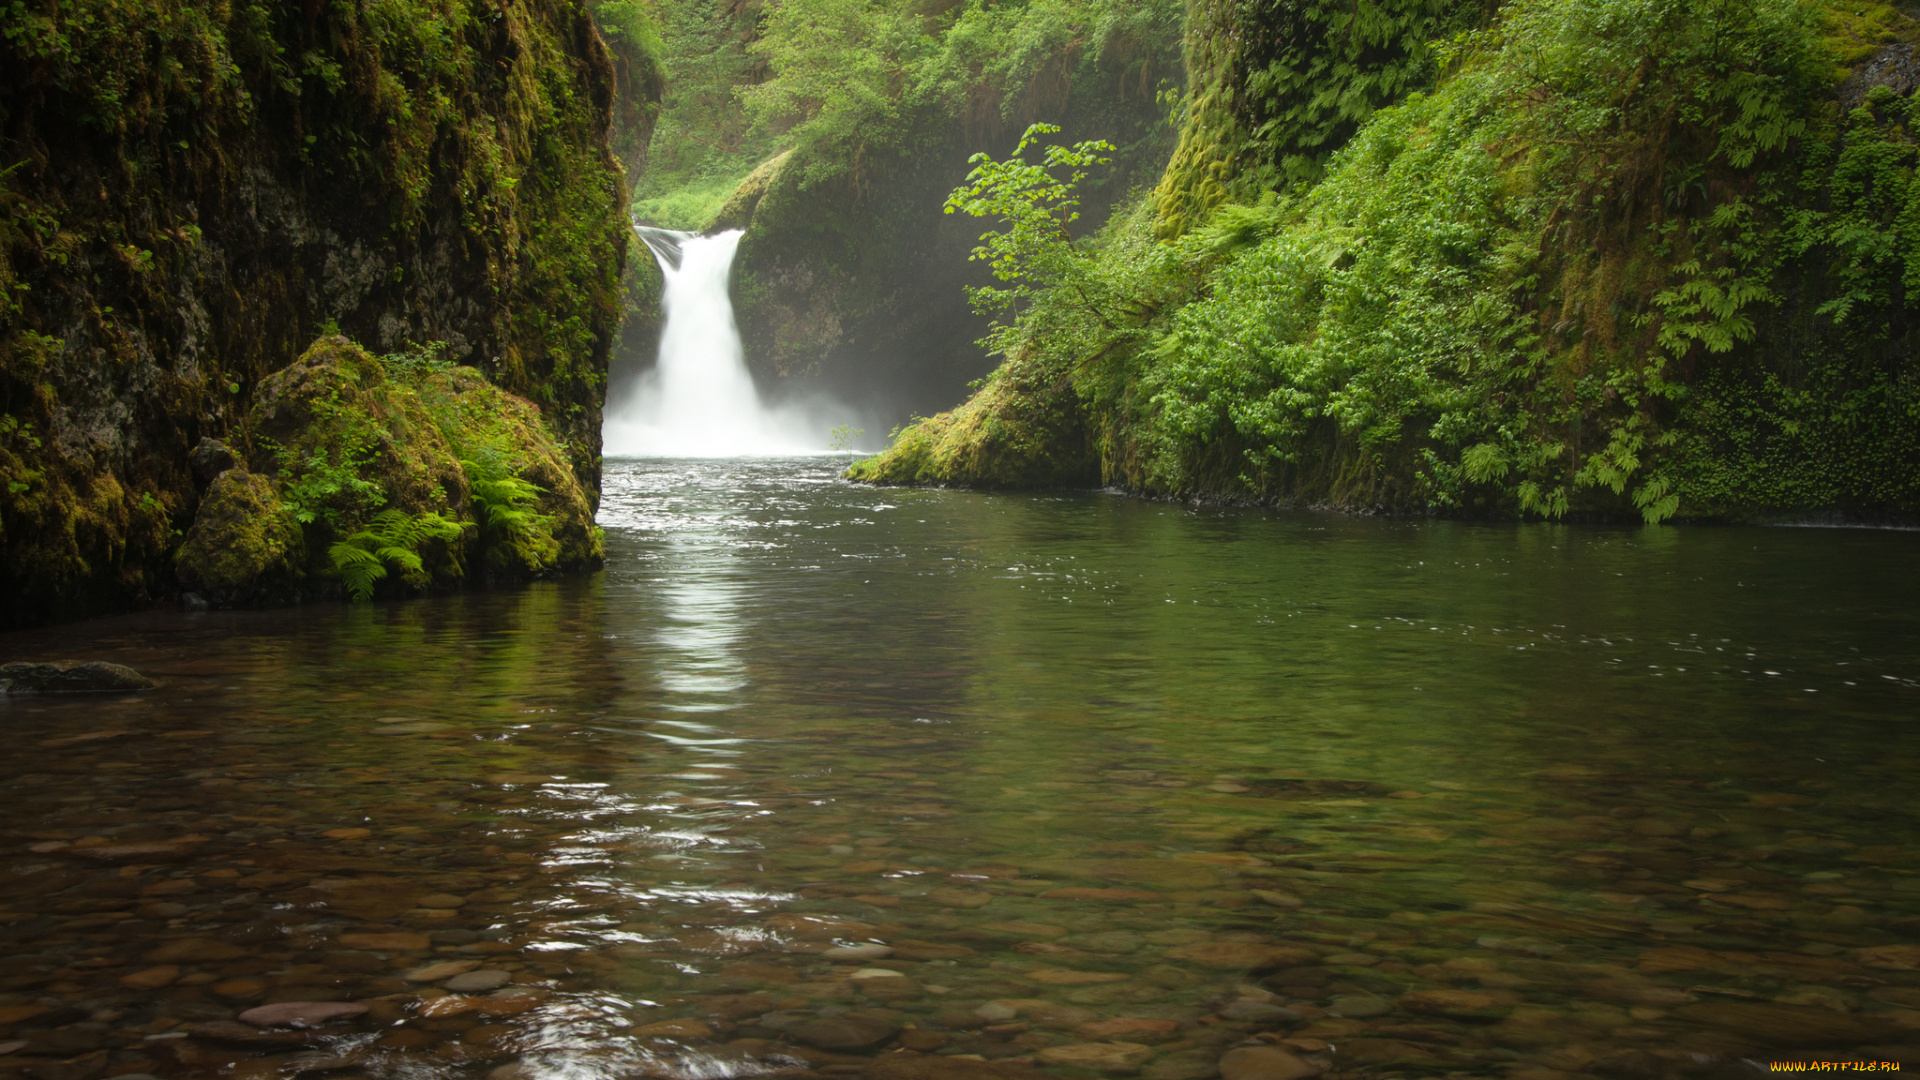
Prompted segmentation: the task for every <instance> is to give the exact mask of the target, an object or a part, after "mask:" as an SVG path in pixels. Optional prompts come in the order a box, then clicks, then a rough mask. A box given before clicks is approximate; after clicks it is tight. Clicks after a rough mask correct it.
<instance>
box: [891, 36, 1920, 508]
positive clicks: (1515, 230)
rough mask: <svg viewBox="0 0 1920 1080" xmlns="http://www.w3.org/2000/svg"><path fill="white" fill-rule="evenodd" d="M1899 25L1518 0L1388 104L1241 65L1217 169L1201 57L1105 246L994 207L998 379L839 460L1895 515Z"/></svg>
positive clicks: (1906, 492) (905, 478)
mask: <svg viewBox="0 0 1920 1080" xmlns="http://www.w3.org/2000/svg"><path fill="white" fill-rule="evenodd" d="M1279 14H1283V13H1275V12H1267V13H1266V14H1264V15H1262V14H1261V13H1259V12H1256V13H1254V15H1253V16H1251V17H1252V18H1254V19H1255V21H1256V22H1257V21H1258V20H1259V19H1260V18H1266V17H1279ZM1308 14H1311V12H1310V11H1309V12H1308ZM1247 17H1249V16H1247V15H1246V13H1244V12H1238V13H1233V14H1231V15H1227V16H1216V20H1219V19H1225V20H1226V21H1227V22H1229V23H1230V22H1231V20H1232V19H1234V18H1240V19H1244V18H1247ZM1409 17H1411V16H1409ZM1422 17H1423V18H1426V19H1428V21H1427V22H1425V23H1420V24H1419V25H1422V26H1440V25H1445V23H1446V17H1453V18H1458V17H1460V15H1459V13H1457V12H1456V13H1454V14H1453V15H1452V16H1446V15H1445V13H1442V12H1438V11H1437V10H1435V11H1428V12H1427V14H1426V15H1425V16H1422ZM1282 23H1283V24H1284V25H1287V26H1291V25H1293V24H1291V23H1286V21H1285V20H1284V19H1282ZM1221 25H1222V24H1221V23H1220V22H1219V21H1216V22H1215V24H1214V25H1213V28H1212V30H1211V31H1209V30H1208V28H1206V27H1201V28H1197V29H1195V30H1192V31H1190V32H1192V33H1194V34H1197V36H1198V37H1199V39H1200V40H1202V41H1205V40H1208V39H1209V33H1210V32H1211V33H1218V32H1219V28H1220V26H1221ZM1257 36H1258V35H1242V37H1241V38H1240V39H1239V40H1250V39H1251V38H1254V37H1257ZM1913 37H1914V29H1913V24H1912V22H1911V20H1909V19H1908V18H1906V17H1905V16H1904V15H1901V14H1899V13H1898V12H1896V11H1894V10H1893V9H1891V8H1887V7H1868V8H1864V9H1862V8H1855V7H1849V8H1848V9H1847V10H1845V11H1844V12H1842V11H1838V10H1834V9H1829V8H1827V7H1825V6H1822V5H1819V4H1811V3H1806V2H1800V0H1766V2H1758V3H1754V2H1741V0H1516V2H1514V3H1510V4H1508V5H1507V6H1506V7H1504V8H1502V9H1500V10H1499V11H1498V12H1497V13H1496V14H1495V15H1493V16H1492V17H1491V19H1490V20H1488V21H1487V22H1486V23H1485V25H1484V26H1483V27H1482V28H1480V29H1477V30H1474V31H1472V32H1468V33H1461V34H1458V35H1455V36H1454V37H1452V38H1450V39H1449V40H1447V41H1446V42H1445V43H1443V45H1442V47H1440V48H1439V49H1437V50H1435V51H1433V52H1432V53H1431V61H1432V63H1434V64H1435V65H1440V66H1436V67H1435V68H1434V70H1435V71H1436V73H1437V74H1439V76H1440V77H1439V81H1438V83H1437V84H1435V86H1434V88H1433V89H1432V91H1431V92H1430V93H1420V92H1415V93H1407V94H1404V95H1402V96H1401V97H1400V100H1399V101H1398V103H1397V104H1393V105H1391V106H1388V107H1385V108H1377V109H1375V108H1373V106H1374V105H1376V104H1377V103H1378V101H1377V100H1376V99H1374V98H1369V97H1368V95H1369V94H1373V93H1375V92H1376V91H1377V93H1379V94H1389V93H1391V91H1392V90H1393V89H1394V88H1398V89H1401V90H1404V88H1405V86H1406V85H1407V84H1408V79H1409V77H1408V76H1407V75H1406V74H1404V72H1402V73H1397V74H1390V75H1388V76H1384V77H1381V78H1376V79H1373V80H1371V81H1369V80H1367V79H1365V78H1360V77H1358V76H1356V75H1355V74H1354V68H1353V67H1352V65H1347V66H1345V67H1343V66H1342V65H1340V64H1339V63H1337V62H1334V63H1331V66H1329V67H1328V69H1327V70H1328V71H1329V72H1332V73H1333V74H1332V75H1330V76H1329V78H1330V79H1331V80H1332V81H1331V82H1328V83H1327V84H1326V86H1325V87H1324V89H1325V90H1326V92H1327V93H1328V94H1332V95H1333V97H1332V98H1326V97H1324V95H1323V96H1320V97H1314V98H1313V101H1320V102H1321V103H1322V104H1323V105H1324V104H1325V103H1326V102H1327V101H1331V100H1346V101H1351V102H1356V103H1357V106H1356V111H1355V112H1353V113H1350V114H1347V115H1346V116H1345V117H1344V118H1342V117H1341V116H1339V115H1336V114H1335V113H1330V112H1327V111H1326V110H1325V109H1324V108H1320V106H1316V105H1314V104H1313V103H1312V101H1308V102H1307V104H1305V105H1302V106H1301V107H1300V108H1295V109H1292V110H1290V111H1289V110H1280V109H1277V107H1276V106H1275V104H1274V101H1275V100H1277V99H1275V98H1274V97H1273V96H1272V95H1273V93H1277V92H1278V91H1277V90H1276V89H1275V88H1276V87H1279V88H1282V89H1284V85H1292V84H1286V83H1285V80H1284V79H1283V80H1279V81H1276V80H1275V78H1273V77H1272V76H1271V68H1263V69H1261V70H1263V71H1268V72H1269V73H1270V74H1269V75H1267V76H1261V75H1259V74H1258V72H1255V73H1253V74H1249V75H1247V76H1245V79H1244V82H1243V86H1244V87H1245V89H1246V94H1245V95H1243V97H1244V100H1242V101H1241V102H1239V103H1238V104H1237V105H1235V106H1234V108H1233V109H1231V110H1229V112H1230V113H1231V115H1232V116H1234V117H1235V120H1236V123H1238V124H1240V125H1241V127H1240V130H1244V131H1245V132H1246V133H1247V138H1248V141H1247V142H1246V143H1243V144H1241V145H1239V146H1238V147H1236V148H1230V151H1231V152H1223V153H1222V154H1220V155H1216V157H1215V159H1214V160H1215V161H1216V162H1217V163H1220V164H1222V165H1223V166H1224V167H1222V168H1216V169H1213V170H1211V171H1208V170H1196V169H1194V168H1192V167H1191V162H1190V158H1191V155H1190V154H1188V151H1190V150H1191V149H1192V148H1193V147H1194V146H1195V145H1196V143H1195V140H1196V139H1201V140H1203V141H1204V137H1205V136H1206V132H1207V130H1208V128H1209V125H1212V126H1213V127H1215V128H1217V127H1218V126H1219V121H1218V115H1217V114H1218V110H1217V109H1214V108H1213V107H1212V106H1210V105H1208V104H1207V101H1206V100H1205V94H1206V93H1208V92H1210V91H1209V87H1212V88H1213V89H1214V90H1217V89H1218V88H1219V87H1220V86H1222V85H1229V84H1223V83H1220V82H1219V81H1218V78H1217V71H1218V70H1219V69H1218V66H1215V67H1204V66H1203V67H1202V68H1200V69H1199V70H1197V71H1196V73H1195V78H1196V90H1197V91H1198V96H1197V97H1196V99H1195V101H1194V102H1192V103H1191V106H1190V109H1189V126H1188V129H1187V132H1186V135H1185V136H1184V137H1183V145H1182V150H1181V152H1180V153H1178V154H1176V156H1175V159H1174V161H1173V163H1172V165H1171V166H1170V168H1169V170H1168V173H1167V176H1166V179H1165V181H1164V182H1163V185H1162V188H1161V190H1160V191H1159V192H1158V193H1157V194H1156V196H1155V197H1154V198H1152V199H1143V200H1139V201H1138V202H1137V203H1136V204H1135V205H1134V208H1133V209H1132V210H1131V211H1130V212H1126V213H1122V214H1118V215H1116V216H1115V217H1114V218H1113V219H1112V221H1111V222H1110V223H1109V224H1108V226H1107V228H1106V229H1105V230H1104V232H1103V233H1102V234H1101V236H1100V237H1098V238H1097V239H1096V240H1094V241H1092V242H1084V241H1083V242H1073V241H1070V240H1067V239H1065V238H1060V239H1057V240H1056V241H1055V242H1053V243H1052V244H1050V245H1047V244H1043V245H1039V246H1031V245H1029V246H1028V248H1027V249H1025V250H1015V248H1017V247H1018V245H1015V244H1014V243H1013V238H1014V237H1015V235H1016V234H1017V232H1018V214H1017V213H1009V212H1008V211H1007V210H1006V209H1005V208H995V209H993V213H992V215H991V216H993V217H995V218H997V219H1000V220H1002V221H1003V222H1012V223H1013V224H1012V225H1003V227H1002V229H1001V230H1000V235H999V236H998V237H997V238H995V239H994V244H995V245H998V246H1000V247H1002V248H1005V249H1006V250H1007V251H1010V252H1012V253H1013V255H1014V256H1015V257H1014V261H1013V263H1012V264H1010V265H1009V266H1006V267H1001V268H1000V269H1001V271H1002V276H1003V277H1007V276H1008V275H1007V272H1006V271H1008V270H1012V271H1014V272H1016V273H1021V274H1025V275H1026V276H1027V279H1028V280H1027V281H1026V282H1025V283H1024V284H1023V285H1022V289H1023V291H1024V292H1025V294H1026V295H1024V296H1023V297H1022V300H1023V303H1021V304H1020V305H1019V306H1018V307H1017V309H1016V310H1014V311H1013V312H1012V313H1011V314H1010V315H1009V316H1008V317H1006V319H1005V320H1004V325H1003V326H1002V327H1001V328H1000V329H999V330H998V331H996V334H995V336H994V337H993V339H992V341H993V344H994V345H995V347H996V349H997V351H998V352H999V353H1000V355H1002V356H1003V357H1004V358H1005V362H1004V364H1003V366H1002V368H1001V369H1000V370H999V371H998V372H997V373H996V374H995V376H994V377H993V378H992V379H991V380H990V381H989V383H988V384H987V385H986V386H985V387H984V388H983V389H982V390H981V391H980V393H979V395H977V396H976V398H975V399H974V400H973V401H972V402H970V403H969V404H968V405H967V406H966V407H964V408H962V409H961V410H958V411H956V412H954V413H952V414H946V415H943V416H941V417H936V418H934V419H933V420H930V421H926V422H923V423H921V424H919V425H917V426H915V427H912V428H910V429H909V430H908V431H906V432H904V433H902V434H901V436H900V438H899V440H898V442H897V443H896V445H895V447H894V448H893V449H892V450H891V451H889V452H888V453H886V454H884V455H882V456H880V457H878V458H876V459H873V460H871V461H869V462H866V463H863V464H862V465H860V466H858V467H857V468H856V469H855V470H854V475H856V476H858V477H860V478H864V479H871V480H880V481H890V482H957V483H1018V482H1023V481H1025V482H1031V481H1033V480H1038V479H1048V480H1051V479H1057V478H1058V475H1059V470H1057V469H1055V470H1052V471H1051V472H1048V471H1034V470H1031V469H1029V468H1028V467H1027V466H1025V465H1023V464H1022V462H1024V461H1027V460H1028V459H1030V458H1031V457H1032V456H1033V454H1034V450H1033V448H1035V447H1040V446H1048V445H1053V444H1057V443H1059V442H1061V441H1062V440H1063V439H1064V440H1066V441H1067V442H1073V441H1076V440H1082V439H1084V440H1085V441H1086V444H1087V446H1088V447H1090V449H1091V450H1092V451H1093V452H1092V453H1083V454H1080V455H1078V457H1079V459H1080V460H1083V461H1086V462H1087V463H1088V464H1087V465H1086V466H1085V469H1084V471H1083V472H1081V473H1080V474H1079V477H1078V478H1079V479H1081V480H1083V481H1094V480H1103V481H1105V482H1108V483H1119V484H1124V485H1127V486H1129V487H1132V488H1134V489H1137V490H1141V491H1146V492H1152V493H1163V494H1171V495H1181V496H1194V495H1207V496H1219V497H1234V498H1262V499H1264V498H1278V499H1287V500H1294V501H1306V502H1326V503H1333V504H1338V505H1346V506H1363V507H1383V508H1396V509H1418V510H1429V511H1433V510H1437V511H1477V512H1490V513H1502V514H1513V513H1524V514H1536V515H1544V516H1548V517H1559V516H1564V515H1568V514H1575V513H1600V514H1609V515H1637V516H1640V517H1643V518H1644V519H1646V520H1648V521H1660V520H1665V519H1668V518H1671V517H1674V516H1675V515H1683V516H1685V515H1701V516H1726V517H1751V516H1756V515H1759V516H1767V515H1783V514H1784V515H1793V514H1806V513H1822V512H1839V513H1843V514H1848V515H1852V516H1856V517H1867V518H1874V517H1883V516H1910V515H1911V514H1912V513H1913V512H1914V511H1915V510H1916V509H1920V475H1916V471H1915V469H1914V463H1915V462H1916V461H1920V395H1916V388H1915V385H1914V366H1913V362H1912V360H1911V341H1910V339H1909V337H1908V329H1907V318H1906V290H1907V289H1908V288H1909V287H1910V286H1911V285H1912V284H1913V283H1915V282H1916V281H1920V249H1916V246H1915V243H1914V241H1915V239H1916V236H1915V232H1914V230H1915V229H1916V228H1917V227H1920V188H1915V187H1914V185H1913V169H1914V164H1915V146H1914V142H1913V138H1912V128H1911V126H1910V124H1911V118H1910V116H1909V104H1910V100H1909V98H1908V97H1907V96H1906V95H1907V94H1908V93H1909V92H1910V91H1911V90H1912V79H1911V76H1910V75H1907V74H1902V71H1903V69H1902V68H1901V67H1900V66H1899V63H1897V62H1895V63H1888V62H1886V61H1887V60H1888V58H1889V57H1891V58H1893V59H1894V60H1895V61H1898V60H1899V59H1900V58H1901V57H1903V56H1904V51H1903V50H1902V49H1898V48H1896V49H1886V50H1885V51H1882V50H1883V47H1885V46H1895V45H1898V44H1899V43H1901V42H1905V41H1909V40H1911V39H1912V38H1913ZM1420 54H1421V50H1419V49H1415V48H1409V49H1407V50H1405V51H1404V53H1403V57H1404V58H1405V63H1404V65H1403V66H1406V67H1408V68H1409V69H1410V68H1411V66H1412V65H1413V64H1414V62H1415V61H1416V60H1417V59H1419V56H1420ZM1876 57H1877V58H1879V61H1880V62H1878V63H1869V61H1873V60H1875V58H1876ZM1388 59H1389V61H1392V62H1394V63H1398V62H1399V61H1393V58H1388ZM1229 66H1231V65H1229ZM1242 66H1243V67H1244V66H1245V65H1242ZM1309 66H1310V65H1309ZM1288 70H1290V71H1293V72H1295V73H1296V74H1297V73H1299V72H1300V71H1302V70H1306V68H1302V67H1300V66H1298V65H1296V66H1294V67H1292V68H1289V69H1288ZM1861 71H1864V72H1865V73H1864V74H1862V73H1857V72H1861ZM1341 72H1345V73H1346V74H1345V75H1344V76H1343V75H1341V74H1340V73H1341ZM1876 73H1877V74H1876ZM1341 78H1347V79H1349V80H1350V82H1351V85H1352V86H1363V87H1366V88H1369V89H1367V91H1366V93H1359V92H1357V91H1356V92H1353V93H1349V92H1348V91H1345V90H1340V89H1339V87H1340V86H1341V85H1342V84H1341V81H1340V80H1341ZM1209 79H1212V80H1214V81H1213V82H1208V80H1209ZM1876 81H1877V82H1879V83H1881V84H1882V85H1875V83H1876ZM1887 83H1891V84H1892V85H1885V84H1887ZM1305 92H1306V91H1305V90H1304V89H1302V88H1301V87H1299V86H1295V88H1294V90H1293V91H1289V93H1292V94H1293V98H1292V99H1291V100H1295V101H1300V100H1303V99H1302V98H1301V96H1300V95H1301V94H1302V93H1305ZM1262 95H1266V96H1265V97H1264V98H1263V97H1262ZM1282 96H1283V97H1284V96H1285V95H1284V94H1283V95H1282ZM1256 99H1257V100H1256ZM1316 109H1319V111H1317V112H1316V111H1315V110H1316ZM1360 112H1365V114H1366V115H1365V116H1364V119H1362V118H1360V116H1359V113H1360ZM1261 117H1266V119H1265V120H1260V118H1261ZM1255 121H1259V122H1258V123H1256V122H1255ZM1356 121H1357V123H1355V122H1356ZM1344 123H1355V126H1353V127H1352V134H1351V137H1350V138H1349V139H1347V140H1346V141H1345V142H1344V144H1342V145H1341V146H1340V148H1339V149H1338V151H1337V152H1335V153H1333V154H1332V155H1331V157H1328V158H1325V159H1324V162H1322V161H1321V160H1317V159H1315V158H1314V156H1313V154H1312V153H1311V151H1312V150H1314V149H1315V148H1317V147H1322V146H1327V145H1329V144H1331V143H1335V142H1338V141H1339V139H1340V134H1341V131H1340V125H1341V124H1344ZM1208 145H1216V146H1217V145H1218V144H1214V143H1209V144H1208ZM1249 147H1251V148H1252V149H1249ZM1182 155H1187V156H1186V157H1183V156H1182ZM1235 162H1237V163H1238V164H1234V163H1235ZM1017 201H1018V200H1016V202H1017ZM1009 245H1012V246H1009ZM1050 456H1056V457H1057V455H1050ZM1073 456H1074V455H1068V456H1067V460H1071V459H1072V458H1073ZM1095 462H1097V465H1096V464H1094V463H1095Z"/></svg>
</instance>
